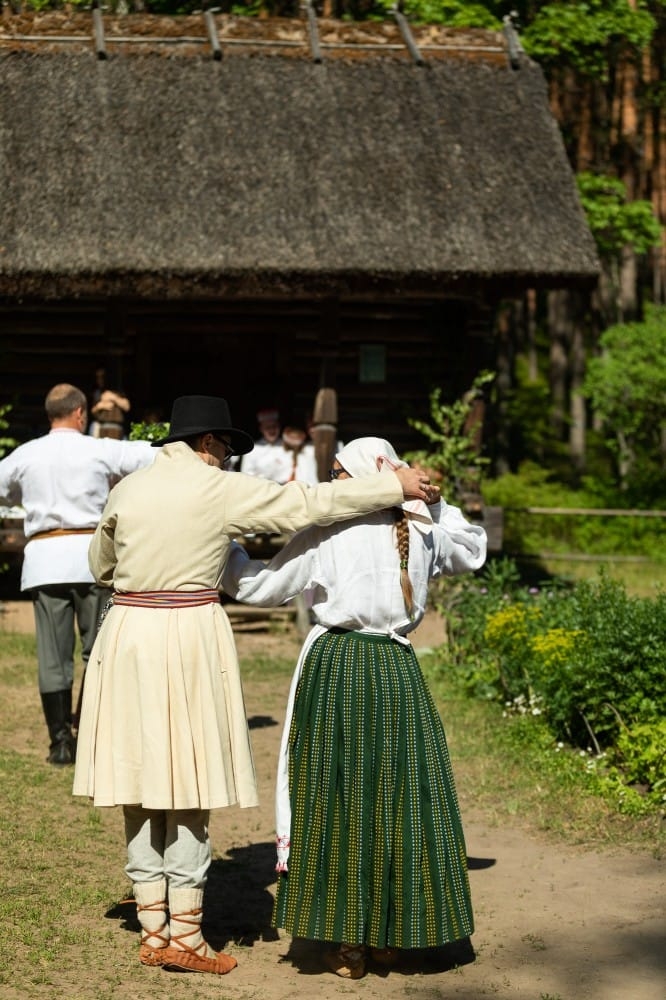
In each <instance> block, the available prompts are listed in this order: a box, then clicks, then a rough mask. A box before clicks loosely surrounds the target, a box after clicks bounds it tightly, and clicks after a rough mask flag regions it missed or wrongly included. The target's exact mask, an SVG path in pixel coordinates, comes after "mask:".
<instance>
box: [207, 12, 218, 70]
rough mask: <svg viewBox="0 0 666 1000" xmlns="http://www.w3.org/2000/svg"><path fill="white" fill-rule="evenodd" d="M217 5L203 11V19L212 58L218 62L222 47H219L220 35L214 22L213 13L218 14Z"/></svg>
mask: <svg viewBox="0 0 666 1000" xmlns="http://www.w3.org/2000/svg"><path fill="white" fill-rule="evenodd" d="M219 10H220V8H219V7H211V8H210V9H209V10H205V11H204V21H205V22H206V29H207V31H208V41H209V42H210V47H211V48H212V50H213V59H215V61H216V62H220V60H221V59H222V49H221V48H220V36H219V35H218V33H217V25H216V24H215V18H214V17H213V14H218V13H219Z"/></svg>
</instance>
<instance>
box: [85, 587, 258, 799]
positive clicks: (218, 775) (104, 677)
mask: <svg viewBox="0 0 666 1000" xmlns="http://www.w3.org/2000/svg"><path fill="white" fill-rule="evenodd" d="M73 792H74V794H75V795H83V796H87V797H89V798H91V799H92V800H93V802H94V804H95V805H97V806H113V805H133V804H140V805H143V806H144V807H145V808H146V809H215V808H218V807H222V806H228V805H233V804H235V803H238V804H239V805H241V806H254V805H256V804H257V788H256V777H255V770H254V763H253V759H252V750H251V746H250V736H249V732H248V727H247V720H246V713H245V704H244V699H243V692H242V688H241V680H240V671H239V666H238V657H237V654H236V645H235V642H234V638H233V633H232V631H231V626H230V624H229V620H228V618H227V615H226V613H225V611H224V610H223V608H222V607H221V606H220V605H219V604H207V605H203V606H201V607H192V608H139V607H124V606H115V607H113V608H112V609H111V611H110V612H109V614H108V615H107V617H106V618H105V620H104V622H103V624H102V626H101V628H100V630H99V633H98V635H97V639H96V640H95V644H94V646H93V649H92V653H91V656H90V660H89V662H88V666H87V668H86V675H85V684H84V690H83V705H82V711H81V722H80V726H79V734H78V740H77V753H76V767H75V773H74V788H73Z"/></svg>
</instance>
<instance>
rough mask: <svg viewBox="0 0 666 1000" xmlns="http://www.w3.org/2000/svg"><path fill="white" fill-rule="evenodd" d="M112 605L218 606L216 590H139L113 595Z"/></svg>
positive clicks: (143, 606)
mask: <svg viewBox="0 0 666 1000" xmlns="http://www.w3.org/2000/svg"><path fill="white" fill-rule="evenodd" d="M113 603H114V604H123V605H127V606H128V607H131V608H198V607H201V605H202V604H219V603H220V595H219V593H218V591H217V590H141V591H127V592H125V593H115V594H114V595H113Z"/></svg>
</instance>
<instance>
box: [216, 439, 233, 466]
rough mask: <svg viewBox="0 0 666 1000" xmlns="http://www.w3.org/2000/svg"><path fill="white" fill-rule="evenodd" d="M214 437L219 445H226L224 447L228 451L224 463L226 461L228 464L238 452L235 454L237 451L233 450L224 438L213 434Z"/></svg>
mask: <svg viewBox="0 0 666 1000" xmlns="http://www.w3.org/2000/svg"><path fill="white" fill-rule="evenodd" d="M213 437H214V439H215V440H216V441H217V442H218V444H223V445H224V447H225V449H226V451H225V455H224V461H225V462H228V461H229V459H230V458H233V456H234V455H235V454H236V452H235V451H234V449H233V448H232V447H231V445H230V444H229V442H228V441H227V440H226V438H223V437H218V435H217V434H213Z"/></svg>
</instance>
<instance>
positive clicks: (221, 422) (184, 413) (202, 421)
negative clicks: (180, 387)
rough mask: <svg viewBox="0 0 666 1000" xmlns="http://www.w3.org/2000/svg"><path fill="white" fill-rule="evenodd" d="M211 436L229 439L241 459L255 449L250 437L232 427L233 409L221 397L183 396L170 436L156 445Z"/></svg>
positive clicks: (176, 401) (173, 410) (175, 409)
mask: <svg viewBox="0 0 666 1000" xmlns="http://www.w3.org/2000/svg"><path fill="white" fill-rule="evenodd" d="M209 432H212V433H214V434H224V435H225V436H226V437H228V438H229V442H230V444H231V447H232V448H233V450H234V452H235V453H236V454H237V455H246V454H247V453H248V451H252V449H253V448H254V439H253V438H252V437H251V436H250V435H249V434H246V433H245V431H241V430H238V428H237V427H232V426H231V414H230V413H229V405H228V403H227V401H226V399H221V398H220V397H219V396H179V397H178V399H174V401H173V406H172V407H171V420H170V422H169V436H168V437H166V438H162V440H161V441H153V444H154V445H156V446H157V447H159V446H160V445H163V444H171V442H172V441H182V440H183V439H184V438H189V437H195V436H196V435H197V434H208V433H209Z"/></svg>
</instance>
